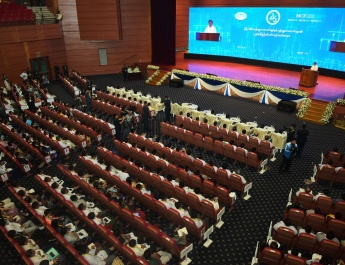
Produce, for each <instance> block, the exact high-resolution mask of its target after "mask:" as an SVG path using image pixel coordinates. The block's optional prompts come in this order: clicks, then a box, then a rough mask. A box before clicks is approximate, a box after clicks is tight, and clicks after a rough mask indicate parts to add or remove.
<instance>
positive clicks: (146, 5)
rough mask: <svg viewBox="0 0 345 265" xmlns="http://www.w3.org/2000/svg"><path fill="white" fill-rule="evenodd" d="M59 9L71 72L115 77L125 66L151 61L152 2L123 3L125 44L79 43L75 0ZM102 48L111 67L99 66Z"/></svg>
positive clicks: (131, 0) (63, 1) (64, 0)
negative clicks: (106, 74) (111, 74)
mask: <svg viewBox="0 0 345 265" xmlns="http://www.w3.org/2000/svg"><path fill="white" fill-rule="evenodd" d="M59 9H60V11H61V13H62V15H63V19H62V25H63V34H64V39H65V45H66V53H67V61H68V65H69V68H70V69H75V70H76V71H78V72H80V73H81V74H83V75H94V74H103V73H115V72H119V71H120V70H121V68H122V66H123V64H131V63H134V62H139V61H143V62H150V61H151V30H150V27H151V23H150V21H151V16H150V0H123V1H121V6H120V9H121V21H122V40H118V41H86V40H80V33H79V26H78V18H77V8H76V0H60V1H59ZM114 26H116V25H114ZM100 48H105V49H107V55H108V65H105V66H101V65H100V63H99V53H98V51H99V49H100Z"/></svg>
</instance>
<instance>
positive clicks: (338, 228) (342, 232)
mask: <svg viewBox="0 0 345 265" xmlns="http://www.w3.org/2000/svg"><path fill="white" fill-rule="evenodd" d="M324 230H325V232H326V233H327V232H329V231H333V232H334V233H335V236H336V237H337V238H343V237H344V236H345V221H343V220H338V219H331V220H329V221H328V222H327V224H326V228H325V229H324Z"/></svg>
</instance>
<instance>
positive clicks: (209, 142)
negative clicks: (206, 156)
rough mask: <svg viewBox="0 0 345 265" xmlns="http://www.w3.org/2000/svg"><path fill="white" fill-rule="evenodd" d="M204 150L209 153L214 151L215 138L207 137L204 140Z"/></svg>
mask: <svg viewBox="0 0 345 265" xmlns="http://www.w3.org/2000/svg"><path fill="white" fill-rule="evenodd" d="M204 149H205V150H207V151H213V149H214V147H213V138H211V137H209V136H206V137H205V138H204Z"/></svg>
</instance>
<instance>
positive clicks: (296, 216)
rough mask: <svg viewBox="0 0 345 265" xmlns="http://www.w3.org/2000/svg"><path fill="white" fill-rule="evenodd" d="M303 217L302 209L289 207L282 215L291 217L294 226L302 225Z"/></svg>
mask: <svg viewBox="0 0 345 265" xmlns="http://www.w3.org/2000/svg"><path fill="white" fill-rule="evenodd" d="M304 217H305V213H304V211H302V210H300V209H295V208H291V209H289V211H288V212H287V214H286V216H285V217H284V219H285V218H290V219H291V223H292V224H293V225H294V226H302V224H303V221H304Z"/></svg>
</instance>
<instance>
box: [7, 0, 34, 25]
mask: <svg viewBox="0 0 345 265" xmlns="http://www.w3.org/2000/svg"><path fill="white" fill-rule="evenodd" d="M34 23H35V14H34V13H33V12H32V10H31V9H28V8H27V7H26V6H20V5H16V4H12V3H10V4H7V3H2V4H1V5H0V25H3V26H10V25H23V24H34Z"/></svg>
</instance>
